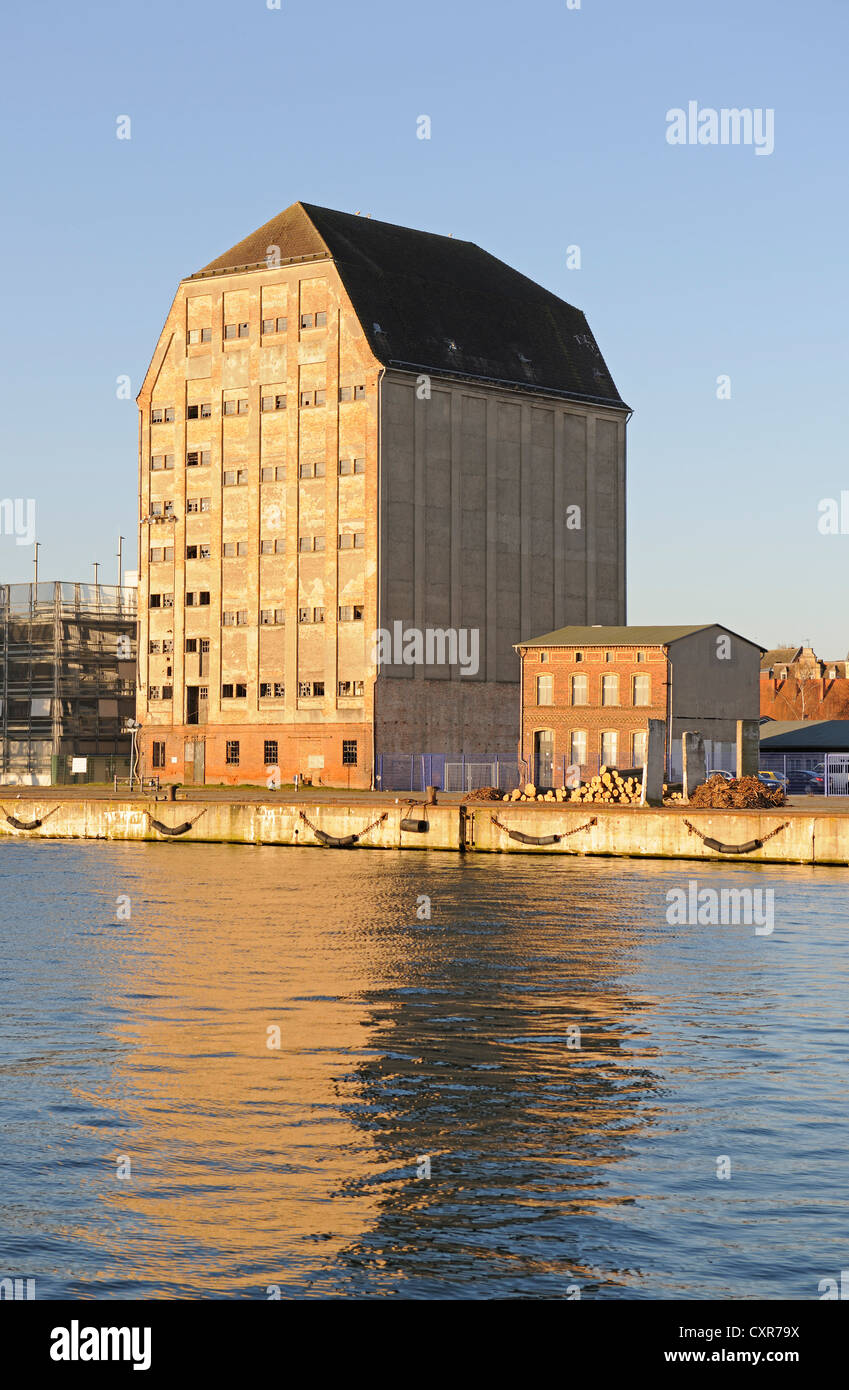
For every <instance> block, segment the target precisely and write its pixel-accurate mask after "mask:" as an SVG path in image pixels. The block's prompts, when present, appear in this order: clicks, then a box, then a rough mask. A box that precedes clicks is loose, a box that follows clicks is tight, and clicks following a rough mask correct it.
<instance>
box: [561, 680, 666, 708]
mask: <svg viewBox="0 0 849 1390" xmlns="http://www.w3.org/2000/svg"><path fill="white" fill-rule="evenodd" d="M569 695H570V703H571V704H573V705H588V704H589V703H590V698H589V677H588V676H584V675H581V676H570V677H569ZM536 702H537V704H538V705H553V704H554V677H553V676H537V701H536ZM601 703H602V705H619V704H621V703H622V702H621V700H620V698H619V677H618V675H613V674H611V675H609V676H602V678H601ZM631 704H632V705H637V706H640V705H650V704H651V676H648V675H645V676H642V675H641V676H632V677H631Z"/></svg>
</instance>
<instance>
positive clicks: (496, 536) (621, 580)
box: [375, 372, 625, 755]
mask: <svg viewBox="0 0 849 1390" xmlns="http://www.w3.org/2000/svg"><path fill="white" fill-rule="evenodd" d="M380 432H381V494H380V506H381V522H380V553H381V572H380V594H379V612H380V626H381V627H383V628H386V629H390V628H391V627H392V624H393V622H395V621H401V622H402V623H403V624H404V625H405V626H410V627H415V628H417V629H419V630H425V629H427V628H429V627H430V628H440V629H445V628H449V627H450V628H454V629H462V628H465V629H473V630H476V631H477V632H478V634H479V650H480V665H479V669H478V670H477V672H476V673H475V674H474V675H471V674H470V675H461V673H460V669H459V668H458V667H450V666H445V665H443V666H439V665H431V666H427V665H424V664H417V665H405V664H404V663H403V662H398V661H392V662H388V663H386V664H384V665H383V666H382V668H381V671H380V674H379V677H378V681H377V687H376V698H375V719H376V740H377V747H378V749H379V750H380V751H385V752H396V751H402V750H407V749H416V750H421V751H438V750H439V749H440V748H445V747H449V748H451V749H452V750H455V751H460V750H461V749H463V750H466V751H470V752H486V751H492V752H503V753H506V754H513V755H515V751H516V746H517V741H518V737H519V680H520V663H519V659H518V657H517V655H516V653H515V651H514V650H513V647H514V644H515V643H516V642H518V641H520V639H521V638H522V637H529V636H533V635H535V634H537V633H540V632H545V631H547V630H550V629H553V628H556V627H559V626H562V625H564V624H566V623H621V622H624V621H625V528H624V507H625V412H624V411H618V412H617V411H613V410H604V409H596V408H591V407H589V406H585V405H580V404H576V403H571V402H561V401H556V400H551V399H547V398H541V397H530V396H527V395H526V394H524V393H519V392H511V391H507V390H504V389H501V388H495V387H492V388H488V387H484V386H477V385H473V384H460V383H454V382H449V381H446V380H444V379H438V378H435V377H434V378H431V379H430V395H429V398H428V397H427V394H426V392H425V391H423V390H422V388H421V386H419V387H418V389H417V383H416V378H415V377H411V376H407V375H402V374H400V373H393V372H388V373H387V374H386V376H385V377H384V379H383V383H382V389H381V421H380ZM570 509H571V510H570ZM570 523H571V524H570ZM446 741H447V742H446Z"/></svg>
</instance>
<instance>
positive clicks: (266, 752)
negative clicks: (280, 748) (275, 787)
mask: <svg viewBox="0 0 849 1390" xmlns="http://www.w3.org/2000/svg"><path fill="white" fill-rule="evenodd" d="M262 756H263V761H264V763H265V766H266V767H274V766H275V765H276V763H277V739H276V738H267V739H265V741H264V743H263V749H262Z"/></svg>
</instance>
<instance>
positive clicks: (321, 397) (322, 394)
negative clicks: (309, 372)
mask: <svg viewBox="0 0 849 1390" xmlns="http://www.w3.org/2000/svg"><path fill="white" fill-rule="evenodd" d="M326 400H327V392H326V391H324V390H319V391H316V393H315V403H316V405H324V403H325V402H326Z"/></svg>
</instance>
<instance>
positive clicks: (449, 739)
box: [138, 204, 627, 787]
mask: <svg viewBox="0 0 849 1390" xmlns="http://www.w3.org/2000/svg"><path fill="white" fill-rule="evenodd" d="M482 305H484V306H488V307H487V308H486V314H487V315H489V318H487V317H485V315H484V312H483V311H482V308H481V306H482ZM520 346H521V347H524V348H526V349H527V350H526V351H520ZM138 405H139V413H140V427H139V470H140V471H139V497H140V514H139V536H140V542H139V561H140V563H139V571H140V574H139V606H140V631H139V689H138V717H139V720H140V722H141V725H142V730H141V734H140V737H139V747H140V752H141V770H142V772H143V773H145V774H150V773H152V772H154V773H159V774H160V776H162V777H163V778H165V779H167V780H169V781H181V782H183V781H186V782H191V781H198V782H201V781H206V782H212V783H216V782H223V783H229V784H237V783H240V782H257V781H265V780H267V778H268V777H269V776H270V775H273V773H274V771H275V769H279V774H280V778H281V780H282V781H290V780H291V779H292V777H293V775H294V774H295V773H296V772H298V773H300V774H302V775H307V776H312V777H313V779H314V780H316V781H320V782H323V783H330V784H333V785H340V786H345V785H350V786H352V787H354V786H358V787H366V786H369V785H371V783H372V778H373V774H374V757H375V752H376V751H386V752H390V753H394V752H400V751H411V752H412V751H415V752H429V751H440V750H442V751H464V750H468V751H473V750H474V751H477V752H483V751H489V752H492V753H501V754H502V755H503V754H504V753H509V750H510V748H511V747H514V746H515V731H516V711H517V704H518V700H517V696H518V680H519V666H518V662H517V660H516V656H515V653H514V651H513V645H514V643H515V642H516V641H517V640H518V637H519V636H520V635H521V632H522V630H523V629H524V630H527V626H528V618H529V616H530V614H531V613H535V614H537V615H538V617H541V618H542V619H543V620H547V621H550V622H563V621H566V620H572V621H587V622H592V621H608V622H615V621H619V620H621V619H622V618H624V604H625V567H624V533H625V513H624V507H625V421H626V417H627V407H626V406H625V404H624V402H622V401H621V399H620V398H619V396H618V393H617V392H616V388H615V386H614V385H613V382H612V381H611V379H610V377H609V374H608V373H607V369H606V367H605V366H604V362H603V359H602V357H601V354H600V353H599V351H598V348H597V346H596V345H595V342H594V340H593V338H592V335H591V334H590V332H589V327H588V325H587V323H586V320H585V319H584V317H583V315H582V314H581V313H580V311H579V310H576V309H573V308H572V307H571V306H569V305H566V304H564V303H563V302H562V301H560V300H557V299H556V297H555V296H553V295H551V294H549V293H548V292H547V291H544V290H542V289H541V288H540V287H539V286H534V285H533V284H532V282H530V281H528V280H527V279H526V278H525V277H523V276H519V275H518V274H517V273H516V272H514V271H512V270H511V269H510V268H509V267H507V266H504V265H503V264H502V263H501V262H498V261H496V260H494V258H492V257H488V256H486V253H484V252H482V251H480V249H479V248H478V247H475V246H473V245H472V244H471V243H468V242H459V241H453V240H452V239H450V238H447V237H436V236H431V235H430V234H427V233H421V232H415V231H412V230H410V229H406V228H398V227H392V226H390V225H389V224H385V223H375V222H369V221H367V220H366V219H360V218H355V217H351V216H348V215H346V214H341V213H334V212H330V211H329V210H327V209H318V208H313V207H311V206H310V205H302V204H295V205H293V207H292V208H289V209H287V210H286V212H285V213H282V214H280V216H279V217H278V218H276V219H272V221H271V222H270V223H268V224H266V226H265V227H262V228H259V230H258V231H257V232H255V233H252V234H251V236H250V237H248V238H246V239H245V241H244V242H241V243H239V245H238V246H236V247H234V248H233V249H232V250H231V251H230V252H228V253H225V255H224V256H221V257H219V258H218V260H217V261H214V262H212V263H211V264H210V265H209V266H207V267H206V268H205V269H204V270H203V271H200V272H198V273H197V274H196V275H193V276H190V277H188V278H187V279H185V280H183V281H182V282H181V284H180V286H179V288H178V291H177V294H176V296H175V299H174V302H173V304H172V306H171V310H170V312H169V314H168V318H167V320H166V323H165V327H164V329H163V331H162V334H161V336H160V339H159V343H158V345H157V348H156V351H155V353H154V356H153V360H152V362H151V365H150V368H149V369H148V372H147V375H146V377H145V380H144V383H143V386H142V389H141V391H140V393H139V397H138ZM396 621H398V622H400V623H402V624H404V625H407V624H410V625H414V626H415V627H416V628H417V629H419V630H439V631H441V630H443V629H451V630H452V631H459V630H462V631H463V632H467V631H468V632H472V631H474V633H475V634H476V642H477V643H478V649H479V661H478V660H477V658H476V665H475V669H474V670H473V671H472V670H471V669H469V668H467V669H465V670H460V669H458V668H457V666H456V665H453V666H452V665H451V664H431V665H425V664H424V663H422V662H419V663H417V664H414V665H410V664H407V663H406V661H400V662H399V661H396V660H395V659H394V657H393V659H391V660H386V661H383V660H380V659H377V658H376V657H375V647H374V635H375V634H376V633H377V632H379V631H385V630H387V629H390V628H391V627H392V625H393V623H394V622H396Z"/></svg>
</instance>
